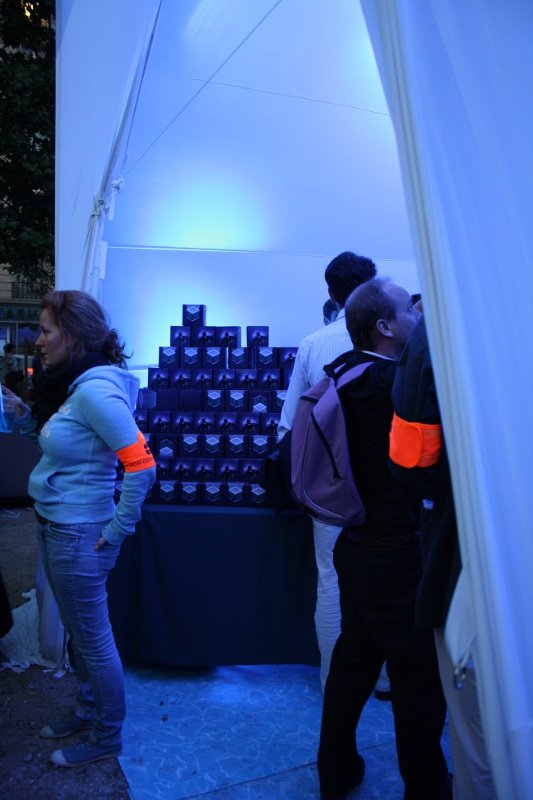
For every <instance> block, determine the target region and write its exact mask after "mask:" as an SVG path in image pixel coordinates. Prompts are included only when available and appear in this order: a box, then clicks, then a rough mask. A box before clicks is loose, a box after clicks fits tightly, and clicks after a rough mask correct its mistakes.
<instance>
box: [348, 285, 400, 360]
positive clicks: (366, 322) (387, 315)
mask: <svg viewBox="0 0 533 800" xmlns="http://www.w3.org/2000/svg"><path fill="white" fill-rule="evenodd" d="M389 283H392V281H391V279H390V278H374V279H373V280H371V281H367V283H364V284H363V285H362V286H359V287H358V288H357V289H355V290H354V291H353V292H352V293H351V295H350V296H349V298H348V300H347V301H346V306H345V308H346V328H347V329H348V333H349V334H350V339H351V340H352V344H353V346H354V347H357V348H358V349H359V350H375V348H376V347H377V344H378V341H377V338H376V322H377V321H378V319H385V320H387V322H388V321H389V320H392V319H395V318H396V306H395V304H394V302H393V300H391V298H390V297H389V295H388V294H387V293H386V292H385V291H384V287H385V286H386V285H387V284H389Z"/></svg>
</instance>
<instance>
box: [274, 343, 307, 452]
mask: <svg viewBox="0 0 533 800" xmlns="http://www.w3.org/2000/svg"><path fill="white" fill-rule="evenodd" d="M306 354H307V347H305V346H304V345H303V344H302V345H300V347H299V348H298V351H297V353H296V358H295V359H294V368H293V371H292V375H291V380H290V383H289V387H288V389H287V396H286V398H285V402H284V403H283V407H282V409H281V416H280V421H279V425H278V437H279V439H280V440H281V439H282V438H283V437H284V436H285V434H286V433H287V431H290V430H291V428H292V423H293V421H294V415H295V413H296V406H297V405H298V400H299V399H300V397H301V396H302V394H303V393H304V392H306V391H307V389H309V378H308V376H307V367H306Z"/></svg>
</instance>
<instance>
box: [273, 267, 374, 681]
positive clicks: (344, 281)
mask: <svg viewBox="0 0 533 800" xmlns="http://www.w3.org/2000/svg"><path fill="white" fill-rule="evenodd" d="M375 275H376V266H375V264H374V262H373V261H371V259H369V258H365V257H364V256H358V255H356V254H355V253H351V252H343V253H340V254H339V255H338V256H336V257H335V258H334V259H333V260H332V261H331V262H330V263H329V264H328V266H327V267H326V271H325V274H324V277H325V280H326V283H327V286H328V293H329V296H330V299H331V300H333V301H334V303H336V305H337V308H338V309H339V311H338V314H337V317H336V319H335V320H334V321H333V322H331V323H330V324H329V325H324V326H323V327H322V328H319V329H318V330H317V331H314V332H313V333H311V334H309V335H308V336H306V337H305V339H303V340H302V342H301V343H300V346H299V348H298V352H297V354H296V359H295V361H294V368H293V372H292V376H291V380H290V384H289V387H288V389H287V396H286V399H285V402H284V404H283V408H282V409H281V417H280V422H279V426H278V436H279V437H280V439H281V438H282V437H283V436H284V435H285V434H286V433H287V431H289V430H290V429H291V428H292V425H293V421H294V415H295V412H296V408H297V405H298V400H299V398H300V396H301V395H302V394H304V392H305V391H307V389H309V388H310V387H311V386H314V384H315V383H317V382H318V381H319V380H320V379H321V378H323V377H324V365H325V364H328V363H329V362H330V361H333V359H335V358H337V356H340V355H341V353H345V352H346V351H347V350H351V349H352V343H351V340H350V336H349V334H348V331H347V330H346V321H345V319H344V304H345V302H346V300H347V299H348V296H349V295H350V294H351V292H352V291H353V290H354V289H355V288H356V287H357V286H360V284H362V283H364V282H365V281H368V280H370V278H373V277H374V276H375ZM340 530H341V529H340V528H339V527H338V526H335V525H330V524H325V523H323V522H320V521H319V520H317V519H313V541H314V547H315V558H316V564H317V570H318V581H317V601H316V612H315V628H316V635H317V640H318V648H319V650H320V681H321V684H322V690H323V689H324V686H325V683H326V678H327V675H328V670H329V662H330V658H331V653H332V650H333V647H334V646H335V642H336V641H337V637H338V635H339V633H340V607H339V587H338V583H337V573H336V572H335V568H334V566H333V547H334V545H335V542H336V540H337V537H338V535H339V533H340Z"/></svg>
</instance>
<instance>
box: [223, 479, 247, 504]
mask: <svg viewBox="0 0 533 800" xmlns="http://www.w3.org/2000/svg"><path fill="white" fill-rule="evenodd" d="M246 488H247V487H245V485H244V484H243V483H228V485H227V489H226V497H227V499H228V505H229V506H246V505H247V500H248V492H247V491H246Z"/></svg>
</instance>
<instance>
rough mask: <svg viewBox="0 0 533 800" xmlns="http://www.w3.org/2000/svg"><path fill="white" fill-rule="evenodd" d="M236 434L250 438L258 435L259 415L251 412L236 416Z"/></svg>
mask: <svg viewBox="0 0 533 800" xmlns="http://www.w3.org/2000/svg"><path fill="white" fill-rule="evenodd" d="M236 421H237V433H245V434H247V435H249V436H251V435H252V434H254V433H259V414H254V413H253V412H251V411H250V412H244V413H242V414H237V420H236Z"/></svg>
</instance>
